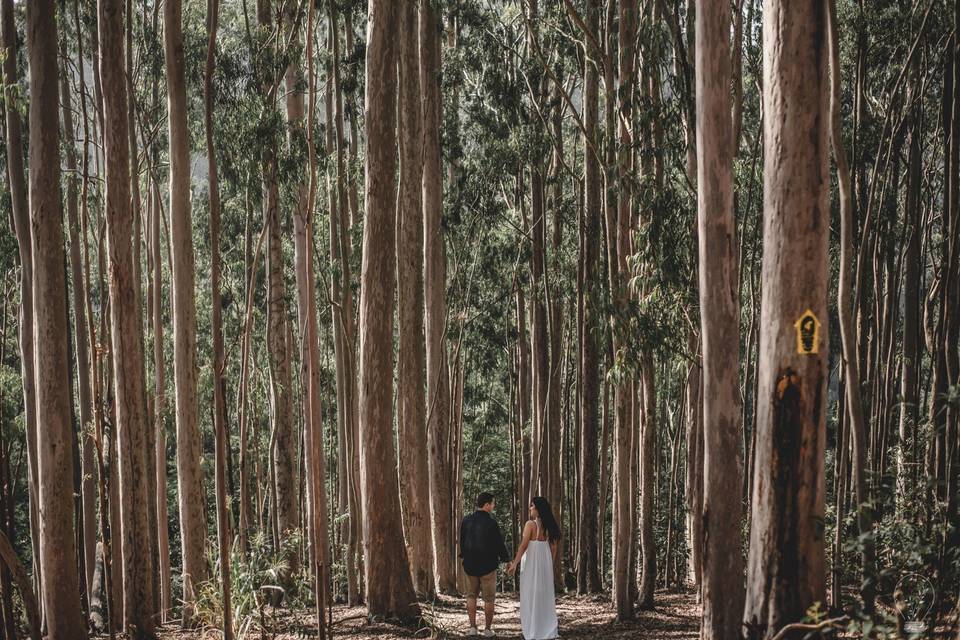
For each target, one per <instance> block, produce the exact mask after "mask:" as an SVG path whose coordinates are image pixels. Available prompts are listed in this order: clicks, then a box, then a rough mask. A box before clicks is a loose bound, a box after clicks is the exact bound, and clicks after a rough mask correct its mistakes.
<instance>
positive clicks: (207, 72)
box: [203, 0, 233, 640]
mask: <svg viewBox="0 0 960 640" xmlns="http://www.w3.org/2000/svg"><path fill="white" fill-rule="evenodd" d="M219 17H220V3H219V0H207V56H206V63H205V64H204V73H203V129H204V137H205V139H206V150H207V180H208V189H209V193H208V197H209V206H210V306H211V318H210V331H211V333H212V334H213V435H214V441H215V452H214V476H215V482H214V484H215V490H216V514H217V552H218V558H219V561H220V588H221V596H222V598H223V602H222V607H223V638H224V640H233V605H232V602H231V598H230V587H231V584H230V547H231V545H232V542H233V534H232V533H231V531H230V519H229V513H228V509H229V506H228V502H227V501H228V500H229V496H228V495H227V449H228V444H229V435H228V430H227V400H226V392H227V389H226V387H227V380H226V366H227V363H226V355H225V354H224V349H223V302H222V296H221V294H220V277H221V276H220V269H221V267H220V260H221V258H220V181H219V174H218V169H217V149H216V146H215V145H214V132H213V103H214V95H213V73H214V70H215V68H216V45H217V27H218V22H219Z"/></svg>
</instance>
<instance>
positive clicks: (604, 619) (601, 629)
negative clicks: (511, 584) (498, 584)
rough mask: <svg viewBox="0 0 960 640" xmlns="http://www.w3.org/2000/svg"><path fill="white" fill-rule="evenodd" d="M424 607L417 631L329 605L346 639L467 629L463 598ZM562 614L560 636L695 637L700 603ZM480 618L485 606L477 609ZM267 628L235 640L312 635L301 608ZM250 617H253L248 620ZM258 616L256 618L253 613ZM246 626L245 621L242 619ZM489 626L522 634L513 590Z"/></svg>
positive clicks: (582, 601)
mask: <svg viewBox="0 0 960 640" xmlns="http://www.w3.org/2000/svg"><path fill="white" fill-rule="evenodd" d="M423 613H424V615H425V617H426V618H427V622H428V625H429V627H427V628H424V629H421V630H420V632H419V633H416V632H414V631H413V630H410V629H405V628H402V627H397V626H394V625H392V624H387V623H369V622H368V621H367V619H366V610H365V609H364V608H362V607H353V608H349V607H345V606H342V605H337V606H336V607H334V610H333V619H334V637H335V638H338V639H339V638H344V639H345V640H371V639H374V638H376V639H378V640H379V639H381V638H382V639H384V640H388V639H392V638H415V637H419V638H426V637H433V638H462V637H465V636H466V633H467V624H468V623H467V614H466V609H465V603H464V601H463V599H462V598H449V597H441V598H439V599H438V600H437V601H436V602H433V603H425V604H424V605H423ZM557 615H558V617H559V618H560V637H561V638H563V639H577V640H596V639H599V638H604V639H606V638H611V639H614V640H626V639H627V638H630V639H631V640H634V639H636V640H679V639H684V640H687V639H694V638H697V637H698V631H699V628H700V607H699V605H697V604H696V599H695V596H694V594H692V593H666V592H659V593H657V608H656V609H655V610H654V611H640V612H637V616H636V619H635V620H633V621H631V622H627V623H615V622H614V620H613V617H614V616H613V610H612V608H611V605H610V599H609V597H607V596H573V595H565V596H561V597H560V598H559V599H558V601H557ZM478 616H479V619H480V620H481V621H482V620H483V612H482V611H481V612H479V614H478ZM267 619H268V622H267V625H266V626H267V628H266V629H265V630H264V631H261V629H260V628H259V624H250V625H249V626H247V628H246V633H242V636H243V638H239V639H238V640H299V639H302V638H310V637H313V636H312V631H313V629H315V628H316V627H314V626H313V624H312V621H313V618H312V616H308V615H307V614H305V613H304V612H296V611H285V610H281V611H277V612H274V613H273V614H270V613H269V612H268V613H267ZM247 622H253V621H247ZM256 622H259V616H257V620H256ZM244 626H246V625H244ZM493 628H494V630H495V631H496V632H497V637H498V638H500V640H523V635H522V633H521V631H520V602H519V600H518V599H517V596H516V594H500V596H499V597H498V598H497V612H496V617H495V618H494V623H493ZM220 637H222V636H221V635H220V633H219V632H214V631H208V632H183V631H180V630H179V629H176V627H175V625H165V626H164V628H163V630H162V633H161V638H163V639H165V640H166V639H170V640H172V639H174V638H176V639H178V640H197V639H206V638H220Z"/></svg>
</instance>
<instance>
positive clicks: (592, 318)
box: [577, 0, 603, 594]
mask: <svg viewBox="0 0 960 640" xmlns="http://www.w3.org/2000/svg"><path fill="white" fill-rule="evenodd" d="M599 20H600V3H599V2H598V0H589V2H588V3H587V11H586V23H587V27H588V29H589V30H590V33H591V34H592V35H590V36H588V37H591V38H596V34H597V33H598V31H599ZM590 51H591V49H589V48H587V49H585V51H584V67H583V85H584V90H583V105H584V107H583V123H584V129H585V131H584V137H585V141H584V147H585V149H584V153H583V162H584V184H583V197H584V207H583V209H584V224H583V240H582V247H583V257H582V259H581V261H582V265H583V266H582V268H583V291H584V293H583V303H582V308H581V317H582V318H583V326H582V327H581V329H580V398H581V403H582V408H581V412H580V461H579V463H580V494H579V502H578V511H579V522H578V524H577V530H578V539H577V547H578V549H579V553H578V555H577V592H578V593H581V594H583V593H597V592H599V591H601V590H602V588H603V585H602V583H601V581H600V572H599V567H598V564H599V563H598V562H597V537H598V536H597V528H598V526H597V525H598V522H597V514H598V513H599V505H598V503H597V501H598V499H599V494H598V491H597V480H598V477H597V450H598V442H597V440H598V438H599V435H600V429H599V420H600V343H599V338H600V335H599V334H600V330H601V326H602V325H601V318H600V317H599V312H600V296H601V294H602V276H601V272H600V228H601V216H602V213H601V211H600V205H601V202H600V193H601V189H602V188H603V185H602V182H601V178H600V162H599V159H598V158H597V156H596V154H595V153H592V152H591V149H596V148H598V147H599V136H598V135H597V122H598V120H599V104H598V97H599V90H600V77H599V69H598V65H599V64H601V61H600V60H597V59H595V58H592V57H591V56H589V55H588V54H589V52H590Z"/></svg>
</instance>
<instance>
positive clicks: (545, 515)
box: [533, 496, 560, 542]
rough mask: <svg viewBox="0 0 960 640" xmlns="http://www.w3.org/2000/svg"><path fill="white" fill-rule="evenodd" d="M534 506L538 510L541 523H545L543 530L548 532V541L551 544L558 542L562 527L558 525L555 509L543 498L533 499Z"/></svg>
mask: <svg viewBox="0 0 960 640" xmlns="http://www.w3.org/2000/svg"><path fill="white" fill-rule="evenodd" d="M533 506H534V507H536V508H537V513H538V514H540V522H542V523H543V528H544V529H546V530H547V539H548V540H549V541H550V542H557V541H558V540H559V539H560V525H558V524H557V519H556V518H554V517H553V509H551V508H550V503H549V502H547V499H546V498H544V497H543V496H537V497H536V498H534V499H533Z"/></svg>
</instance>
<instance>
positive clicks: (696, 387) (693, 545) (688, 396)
mask: <svg viewBox="0 0 960 640" xmlns="http://www.w3.org/2000/svg"><path fill="white" fill-rule="evenodd" d="M687 348H688V352H689V353H691V354H693V358H694V360H693V362H692V363H691V364H690V370H689V371H688V373H687V384H686V390H685V394H684V396H685V397H684V401H685V402H686V412H685V413H686V415H685V417H686V422H687V424H686V428H687V433H686V437H687V468H686V473H685V477H684V487H685V488H686V492H687V548H688V549H689V550H690V561H689V563H688V565H687V577H688V580H689V581H690V582H691V583H693V586H694V588H695V589H696V591H697V594H698V596H699V597H700V598H701V600H702V589H701V585H702V584H703V582H702V579H703V409H702V408H703V382H702V380H703V369H702V367H701V365H700V341H699V339H698V336H697V334H696V332H695V331H694V330H693V329H690V331H689V335H688V337H687Z"/></svg>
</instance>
